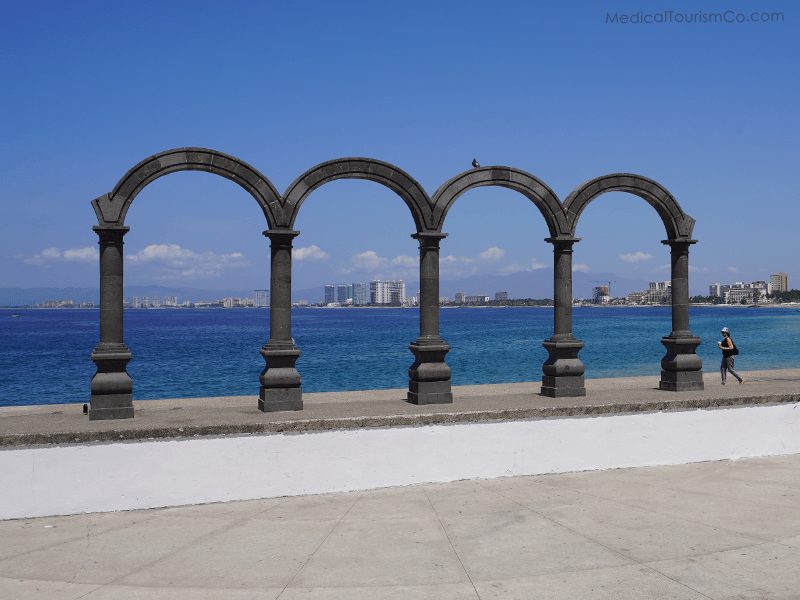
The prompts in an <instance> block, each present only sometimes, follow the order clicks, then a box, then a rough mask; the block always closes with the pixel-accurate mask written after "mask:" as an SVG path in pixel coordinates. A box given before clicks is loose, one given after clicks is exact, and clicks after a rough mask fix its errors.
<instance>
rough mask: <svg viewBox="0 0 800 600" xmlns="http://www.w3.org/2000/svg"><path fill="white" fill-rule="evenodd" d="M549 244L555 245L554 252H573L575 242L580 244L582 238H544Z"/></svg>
mask: <svg viewBox="0 0 800 600" xmlns="http://www.w3.org/2000/svg"><path fill="white" fill-rule="evenodd" d="M544 241H545V242H547V243H548V244H553V250H554V251H555V250H572V245H573V244H575V242H580V241H581V238H576V237H549V238H544Z"/></svg>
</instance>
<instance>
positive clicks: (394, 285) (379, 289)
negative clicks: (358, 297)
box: [369, 279, 406, 305]
mask: <svg viewBox="0 0 800 600" xmlns="http://www.w3.org/2000/svg"><path fill="white" fill-rule="evenodd" d="M369 296H370V302H371V303H372V304H393V305H401V304H403V303H404V302H405V301H406V283H405V281H402V280H396V281H381V280H379V279H377V280H375V281H371V282H370V284H369Z"/></svg>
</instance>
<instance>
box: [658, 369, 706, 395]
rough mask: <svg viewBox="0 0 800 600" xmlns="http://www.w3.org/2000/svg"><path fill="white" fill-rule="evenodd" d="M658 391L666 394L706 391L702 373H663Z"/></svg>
mask: <svg viewBox="0 0 800 600" xmlns="http://www.w3.org/2000/svg"><path fill="white" fill-rule="evenodd" d="M658 389H660V390H664V391H666V392H689V391H692V390H702V389H705V385H704V384H703V372H702V371H661V381H659V382H658Z"/></svg>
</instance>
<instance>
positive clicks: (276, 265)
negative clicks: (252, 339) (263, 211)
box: [258, 229, 303, 412]
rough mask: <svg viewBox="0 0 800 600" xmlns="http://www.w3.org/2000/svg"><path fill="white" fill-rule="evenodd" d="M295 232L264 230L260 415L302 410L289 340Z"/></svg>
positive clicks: (294, 356)
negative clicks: (265, 326)
mask: <svg viewBox="0 0 800 600" xmlns="http://www.w3.org/2000/svg"><path fill="white" fill-rule="evenodd" d="M299 233H300V232H299V231H292V230H290V229H268V230H267V231H265V232H264V235H265V236H266V237H268V238H269V240H270V250H271V261H270V288H269V341H268V342H267V343H266V345H265V346H263V347H262V348H261V356H263V357H264V361H265V362H266V366H265V367H264V370H263V371H262V372H261V377H260V381H261V392H260V394H259V400H258V408H259V409H261V410H262V411H264V412H274V411H279V410H302V409H303V390H302V387H301V382H300V373H298V371H297V369H296V368H295V366H294V365H295V363H296V362H297V359H298V358H299V356H300V350H299V349H298V348H297V346H296V345H295V343H294V339H292V240H293V239H294V238H295V237H296V236H297V235H298V234H299Z"/></svg>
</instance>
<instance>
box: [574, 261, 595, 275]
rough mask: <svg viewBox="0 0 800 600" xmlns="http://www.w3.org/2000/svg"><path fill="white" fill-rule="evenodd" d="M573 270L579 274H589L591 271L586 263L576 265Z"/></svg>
mask: <svg viewBox="0 0 800 600" xmlns="http://www.w3.org/2000/svg"><path fill="white" fill-rule="evenodd" d="M572 270H573V271H578V272H579V273H588V272H589V271H590V270H591V269H590V268H589V265H587V264H586V263H575V264H574V265H572Z"/></svg>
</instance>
